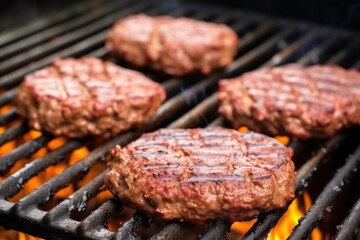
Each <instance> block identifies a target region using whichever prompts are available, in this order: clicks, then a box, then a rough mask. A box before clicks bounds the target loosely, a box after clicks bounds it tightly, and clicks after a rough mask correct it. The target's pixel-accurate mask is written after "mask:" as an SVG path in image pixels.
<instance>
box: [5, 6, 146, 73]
mask: <svg viewBox="0 0 360 240" xmlns="http://www.w3.org/2000/svg"><path fill="white" fill-rule="evenodd" d="M150 5H151V4H150V2H148V3H147V4H142V3H137V4H135V5H134V6H132V7H129V8H127V9H126V10H123V11H119V12H115V13H112V14H110V15H108V16H106V17H104V18H103V19H100V20H98V21H96V22H94V23H91V24H89V25H88V26H86V28H85V27H84V28H81V29H78V30H76V31H75V32H69V33H68V34H65V35H63V36H62V37H61V38H60V39H59V40H57V41H50V42H47V43H43V44H42V45H40V46H39V47H35V48H32V49H30V50H29V51H25V52H23V53H22V54H21V55H18V56H15V57H11V58H8V59H7V60H6V62H4V63H2V64H1V66H0V74H3V73H7V72H10V71H11V70H14V69H16V68H18V67H21V66H24V65H25V64H28V63H30V62H32V61H34V60H37V59H39V58H41V57H44V56H47V55H49V54H51V53H53V52H55V51H57V50H60V49H61V48H64V47H66V46H69V45H71V44H74V43H77V42H79V41H81V40H83V39H85V38H86V37H90V36H92V35H94V34H96V33H98V32H100V31H102V30H104V29H105V28H109V27H110V26H111V25H112V24H113V22H114V19H117V18H119V17H122V16H124V15H125V14H129V11H131V12H138V11H142V10H144V9H145V8H148V7H149V6H150ZM23 54H25V55H26V58H24V56H23Z"/></svg>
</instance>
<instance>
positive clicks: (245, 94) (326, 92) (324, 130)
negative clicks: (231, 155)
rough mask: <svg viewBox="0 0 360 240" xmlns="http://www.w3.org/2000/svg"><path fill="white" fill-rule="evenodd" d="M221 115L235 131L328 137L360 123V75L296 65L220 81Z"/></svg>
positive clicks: (336, 67)
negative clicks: (242, 128)
mask: <svg viewBox="0 0 360 240" xmlns="http://www.w3.org/2000/svg"><path fill="white" fill-rule="evenodd" d="M218 96H219V99H220V108H219V112H220V113H221V114H223V115H224V116H225V117H226V118H227V119H228V120H230V121H231V122H232V123H233V125H234V127H235V128H239V127H240V126H244V125H246V126H248V127H249V128H250V129H252V130H255V131H259V132H263V133H267V134H270V135H288V136H292V137H295V138H303V139H305V138H312V137H329V136H332V135H333V134H335V133H336V132H338V131H339V130H340V129H342V128H346V127H349V126H351V125H354V124H359V123H360V73H359V72H358V71H355V70H345V69H343V68H341V67H338V66H321V65H315V66H310V67H302V66H299V65H296V64H291V65H286V66H282V67H275V68H267V69H261V70H256V71H253V72H249V73H246V74H243V75H242V76H240V77H237V78H234V79H226V80H222V81H220V84H219V95H218Z"/></svg>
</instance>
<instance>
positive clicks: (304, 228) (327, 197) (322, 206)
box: [288, 147, 360, 239]
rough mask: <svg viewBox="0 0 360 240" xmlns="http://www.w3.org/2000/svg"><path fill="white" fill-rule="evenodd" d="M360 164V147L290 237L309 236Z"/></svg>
mask: <svg viewBox="0 0 360 240" xmlns="http://www.w3.org/2000/svg"><path fill="white" fill-rule="evenodd" d="M359 165H360V147H358V148H357V149H356V151H355V152H354V154H353V155H352V156H351V157H350V158H349V159H348V160H347V161H346V163H345V165H344V166H343V167H341V168H340V169H339V170H338V171H337V172H336V174H335V176H334V178H333V179H332V180H331V181H330V182H329V183H328V184H327V185H326V186H325V188H324V190H323V191H322V192H321V194H320V195H319V197H318V198H317V199H316V202H315V203H314V204H313V205H312V206H311V208H310V209H309V211H308V212H307V213H306V214H305V216H304V218H302V219H301V220H300V223H299V224H298V225H297V226H296V227H295V228H294V229H293V232H292V233H291V235H290V237H289V238H288V239H300V238H307V237H309V235H310V233H311V232H312V230H313V229H314V228H315V227H316V226H318V224H319V223H320V221H321V220H322V219H323V218H324V216H325V214H326V213H327V212H330V211H331V208H332V205H333V202H334V200H335V197H336V196H337V195H338V194H339V192H340V191H341V189H342V188H343V186H344V185H345V184H346V183H347V182H348V181H349V180H350V179H351V177H352V176H353V175H354V173H355V171H354V169H357V168H358V167H359Z"/></svg>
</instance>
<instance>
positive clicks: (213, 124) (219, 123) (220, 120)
mask: <svg viewBox="0 0 360 240" xmlns="http://www.w3.org/2000/svg"><path fill="white" fill-rule="evenodd" d="M224 125H225V119H224V118H223V117H218V118H217V119H215V120H214V121H212V122H211V123H209V124H208V125H207V127H208V128H215V127H220V126H224Z"/></svg>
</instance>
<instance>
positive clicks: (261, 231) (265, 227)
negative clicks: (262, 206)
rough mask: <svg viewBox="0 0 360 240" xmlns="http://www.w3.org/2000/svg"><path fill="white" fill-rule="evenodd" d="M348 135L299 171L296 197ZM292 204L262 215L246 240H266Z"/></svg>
mask: <svg viewBox="0 0 360 240" xmlns="http://www.w3.org/2000/svg"><path fill="white" fill-rule="evenodd" d="M346 137H347V136H346V134H338V135H336V136H335V137H333V138H331V139H330V140H329V141H328V142H327V143H326V144H325V146H323V147H321V148H320V149H319V150H318V151H317V152H316V154H315V156H314V157H312V158H310V159H309V160H307V161H306V163H305V164H304V165H302V166H301V168H300V169H299V170H298V171H297V172H298V174H297V177H296V183H295V186H296V189H295V195H296V196H298V195H299V194H300V193H301V190H302V188H304V187H306V186H307V184H308V183H309V181H310V179H311V178H312V176H313V175H314V173H315V172H317V171H318V169H319V168H320V167H321V166H322V165H323V164H324V163H325V162H327V161H328V160H330V159H331V160H332V158H331V157H332V155H333V154H334V153H335V152H336V150H337V149H338V148H339V146H340V144H341V143H343V142H344V141H345V139H346ZM289 205H290V203H288V204H287V206H286V207H285V208H283V209H280V210H278V211H275V212H271V213H268V214H263V215H261V216H260V217H259V218H258V220H257V221H256V222H255V223H254V225H253V226H252V227H251V228H250V230H249V231H248V232H247V233H246V234H245V235H244V238H243V239H244V240H250V239H251V240H256V239H262V238H264V237H265V236H266V235H267V234H268V233H269V232H270V230H271V229H272V228H273V227H274V226H275V225H276V223H277V222H278V221H279V219H280V218H281V216H282V215H283V214H284V213H285V212H286V211H287V208H288V207H289Z"/></svg>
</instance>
